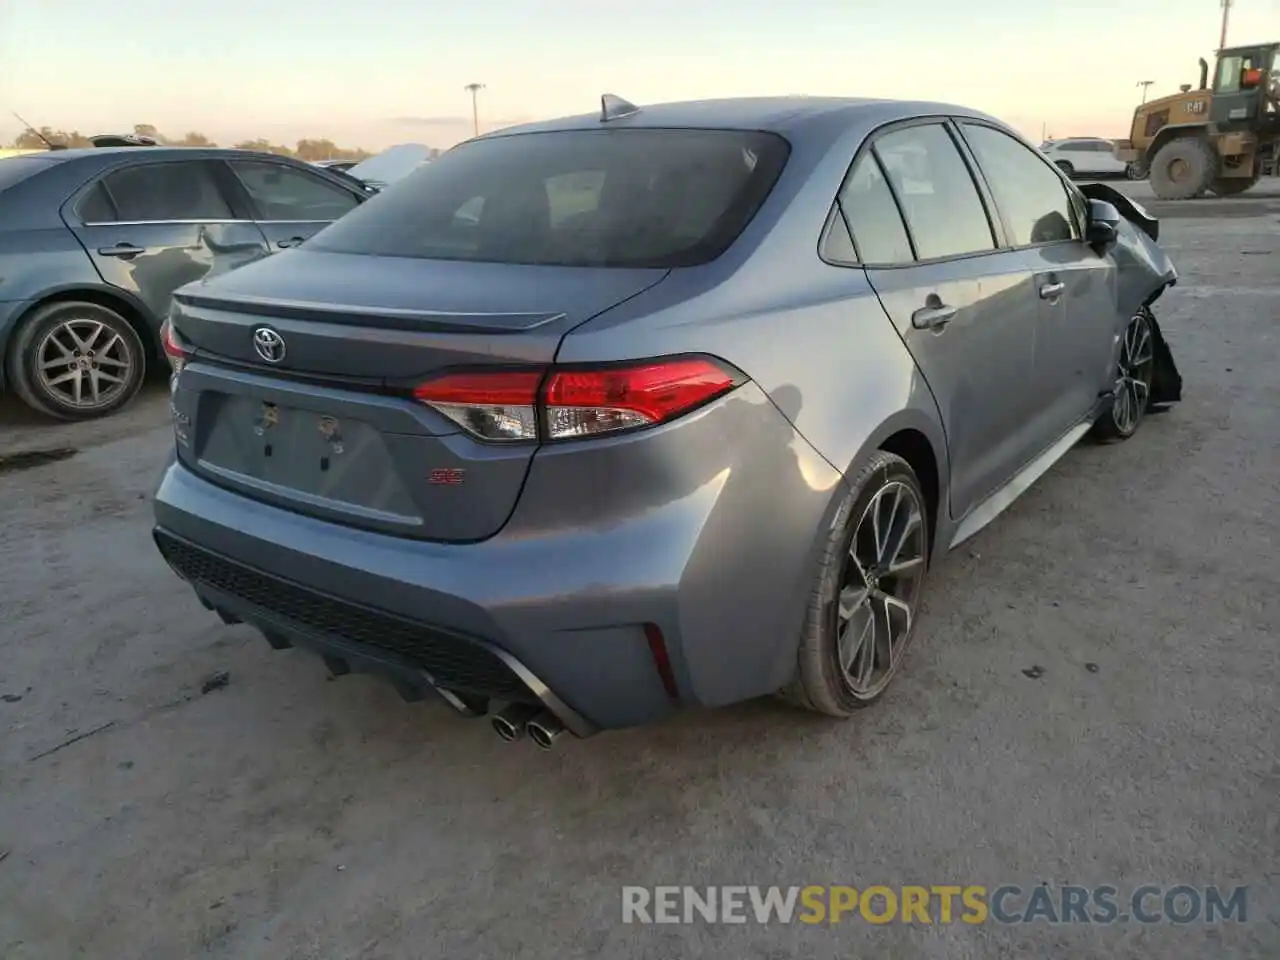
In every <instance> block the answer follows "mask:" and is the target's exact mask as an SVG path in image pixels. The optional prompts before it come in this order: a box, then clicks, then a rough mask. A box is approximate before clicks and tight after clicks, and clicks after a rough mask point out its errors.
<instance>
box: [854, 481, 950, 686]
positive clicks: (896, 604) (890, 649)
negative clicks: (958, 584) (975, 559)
mask: <svg viewBox="0 0 1280 960" xmlns="http://www.w3.org/2000/svg"><path fill="white" fill-rule="evenodd" d="M927 543H928V538H927V536H926V524H925V520H924V510H923V507H922V505H921V502H920V497H919V495H918V494H917V493H916V491H915V490H914V489H913V488H912V487H911V486H909V485H907V484H906V483H903V482H901V481H897V480H894V481H891V482H889V483H886V484H885V485H884V486H883V487H881V488H880V489H879V490H877V491H876V493H875V495H874V496H873V497H872V498H871V501H870V503H868V504H867V507H866V509H865V510H864V511H863V513H862V516H861V517H860V518H859V520H858V525H857V527H856V528H855V530H854V534H853V539H852V541H851V542H850V545H849V556H848V559H847V560H846V563H845V572H844V576H843V578H842V580H841V589H840V595H839V599H838V602H837V604H836V629H837V637H838V638H839V639H838V643H837V650H838V655H839V660H840V669H841V672H842V673H843V675H844V680H845V683H846V685H847V686H848V689H849V691H850V693H852V694H853V695H854V696H855V697H856V698H858V699H870V698H872V697H875V696H876V695H877V694H879V693H880V691H881V690H883V689H884V688H885V686H886V685H887V684H888V683H889V681H890V680H891V679H892V677H893V674H894V673H895V672H896V670H897V668H898V664H899V663H900V661H901V659H902V655H903V653H904V652H905V650H906V646H907V643H908V641H909V640H910V639H911V631H912V627H913V626H914V625H915V616H916V607H917V605H918V603H919V598H920V587H921V584H922V583H923V581H924V574H925V552H926V549H927Z"/></svg>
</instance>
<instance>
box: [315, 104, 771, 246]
mask: <svg viewBox="0 0 1280 960" xmlns="http://www.w3.org/2000/svg"><path fill="white" fill-rule="evenodd" d="M788 153H789V146H788V144H787V142H786V141H785V140H783V139H782V138H781V137H778V136H776V135H773V134H768V133H760V132H755V131H738V130H658V129H649V130H581V131H579V130H568V131H554V132H547V133H529V134H517V135H513V136H507V137H494V138H491V139H481V140H475V141H472V142H470V143H467V144H463V145H462V146H460V147H455V148H454V149H453V150H450V151H448V152H447V153H445V154H443V155H442V156H441V157H439V158H438V159H437V160H435V161H433V162H431V163H429V164H426V165H425V166H423V167H421V168H419V169H418V170H416V171H415V172H414V173H413V174H411V175H410V176H408V177H406V178H405V179H404V180H402V181H400V182H398V183H396V184H394V185H392V186H391V187H390V188H389V189H387V190H386V191H384V192H383V193H381V194H379V195H378V196H376V197H374V198H373V199H372V200H370V201H369V202H367V203H365V204H362V205H361V206H360V208H359V209H357V210H353V211H352V212H351V213H350V214H349V215H347V216H346V217H343V218H342V219H341V220H339V221H338V222H337V223H335V224H333V225H332V226H330V227H327V228H326V229H325V230H324V231H322V232H321V233H320V234H317V235H316V237H315V238H314V239H313V240H311V241H310V243H309V245H310V246H311V247H312V248H313V249H323V250H331V251H336V252H341V253H364V254H374V255H378V256H391V257H422V258H430V259H445V260H472V261H484V262H490V263H524V264H548V265H565V266H610V267H657V268H667V267H679V266H692V265H694V264H698V263H705V262H707V261H709V260H713V259H715V258H716V257H717V256H719V255H720V254H721V253H722V252H724V250H725V249H727V248H728V246H729V245H730V244H731V243H733V241H734V240H735V239H736V238H737V237H738V235H739V234H740V233H741V232H742V230H743V229H745V227H746V225H747V224H748V223H749V222H750V221H751V219H752V217H754V216H755V213H756V211H757V210H758V209H759V207H760V205H761V204H762V203H763V202H764V200H765V198H766V197H767V196H768V194H769V191H770V190H771V189H772V188H773V185H774V183H775V182H776V181H777V179H778V176H779V174H780V173H781V172H782V168H783V166H784V165H785V164H786V160H787V156H788Z"/></svg>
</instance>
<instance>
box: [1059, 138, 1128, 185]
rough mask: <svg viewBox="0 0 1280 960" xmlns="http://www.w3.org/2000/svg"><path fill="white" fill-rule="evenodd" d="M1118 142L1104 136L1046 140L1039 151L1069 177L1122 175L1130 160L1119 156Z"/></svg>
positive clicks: (1124, 173)
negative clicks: (1117, 156)
mask: <svg viewBox="0 0 1280 960" xmlns="http://www.w3.org/2000/svg"><path fill="white" fill-rule="evenodd" d="M1114 150H1115V144H1114V143H1113V142H1112V141H1110V140H1105V139H1103V138H1101V137H1072V138H1070V139H1067V140H1046V141H1045V142H1044V143H1042V144H1040V152H1041V153H1043V154H1044V155H1045V156H1046V157H1048V158H1049V159H1050V160H1052V161H1053V163H1054V165H1055V166H1056V167H1057V168H1058V169H1059V170H1061V171H1062V172H1063V173H1065V174H1066V175H1067V176H1068V177H1123V176H1125V175H1126V172H1127V169H1128V164H1126V163H1125V162H1124V161H1123V160H1117V159H1116V156H1115V152H1114Z"/></svg>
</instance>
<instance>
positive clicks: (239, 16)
mask: <svg viewBox="0 0 1280 960" xmlns="http://www.w3.org/2000/svg"><path fill="white" fill-rule="evenodd" d="M1219 2H1220V0H1111V2H1099V0H1078V2H1074V3H1067V2H1062V0H1054V2H1052V3H1050V2H1047V0H1042V2H1034V0H990V2H989V3H987V4H985V5H982V6H981V7H979V6H978V5H975V4H971V3H957V2H954V0H920V2H915V3H910V2H901V0H898V2H886V0H865V2H861V3H859V2H857V0H843V2H833V0H790V2H787V3H769V4H766V3H762V2H759V0H756V2H752V0H743V2H738V3H728V2H726V0H703V2H689V0H683V2H677V0H642V2H634V3H627V2H612V3H606V2H601V0H594V2H586V0H541V2H536V3H535V2H532V0H487V2H484V3H480V4H468V3H444V2H443V0H434V2H432V0H426V2H423V0H418V2H413V3H411V2H408V0H376V2H370V3H365V4H360V3H352V2H350V0H348V2H345V3H328V2H322V0H273V2H270V3H264V2H261V0H253V2H250V0H218V2H216V3H201V4H193V5H187V4H182V3H175V2H173V0H129V2H128V3H124V4H120V5H110V4H107V5H104V4H103V3H102V2H101V0H0V140H3V141H5V142H7V141H9V140H10V139H11V138H12V137H14V136H15V135H16V134H17V133H18V132H19V131H20V126H19V124H18V122H17V121H16V120H14V119H13V118H12V117H11V116H10V114H9V112H10V111H14V110H16V111H17V112H18V113H21V114H22V115H23V116H24V117H26V119H27V120H29V121H30V122H31V123H33V124H36V125H48V126H51V127H55V128H62V129H78V130H80V131H81V132H83V133H98V132H106V131H115V130H119V129H127V128H129V127H131V126H132V125H133V124H134V123H152V124H155V125H156V126H157V127H158V128H160V129H161V130H162V131H164V132H166V133H170V134H173V135H180V134H182V133H184V132H186V131H187V130H200V131H202V132H203V133H206V134H207V135H209V136H211V137H212V138H214V139H215V140H217V141H219V142H222V143H228V142H231V141H233V140H237V139H247V138H249V137H255V136H265V137H269V138H271V139H273V140H275V141H277V142H288V143H292V142H293V141H294V140H296V139H298V138H299V137H302V136H327V137H329V138H331V139H333V140H335V141H337V142H339V143H340V144H342V145H344V146H357V145H359V146H364V147H367V148H381V147H384V146H387V145H389V144H392V143H398V142H404V141H410V140H412V141H420V142H424V143H428V144H430V145H432V146H438V147H447V146H450V145H451V144H453V143H455V142H457V141H458V140H459V139H462V138H464V137H466V136H468V135H470V131H471V113H470V110H471V105H470V98H469V95H468V94H467V93H466V92H465V91H464V90H463V86H464V85H465V84H467V83H469V82H472V81H477V82H481V83H485V84H486V85H487V88H486V89H485V90H483V91H481V94H480V113H481V126H482V128H483V129H490V128H492V127H494V126H500V125H505V124H508V123H512V122H518V121H521V120H527V119H533V118H541V117H551V116H556V115H559V114H564V113H580V112H583V111H587V110H592V109H594V108H595V106H596V104H597V103H598V101H599V95H600V94H601V93H602V92H605V91H611V92H615V93H618V94H621V95H623V96H625V97H626V98H627V99H629V100H633V101H635V102H637V103H640V104H644V103H646V102H648V103H653V102H659V101H665V100H682V99H696V98H702V97H720V96H735V95H757V94H792V93H806V94H824V95H825V94H829V95H849V96H891V97H900V98H920V99H936V100H946V101H950V102H956V103H963V104H966V105H969V106H974V107H978V108H980V109H984V110H987V111H989V112H991V113H994V114H996V115H998V116H1000V117H1002V118H1004V119H1005V120H1007V121H1009V122H1010V123H1013V124H1014V125H1015V126H1017V127H1019V128H1020V129H1021V130H1022V131H1023V132H1024V133H1026V134H1027V135H1029V136H1031V137H1033V138H1037V139H1038V138H1039V137H1040V134H1041V130H1042V125H1045V124H1047V126H1048V130H1049V132H1050V133H1051V134H1056V135H1058V136H1065V135H1070V134H1098V135H1103V136H1106V135H1111V136H1118V135H1123V134H1124V133H1125V132H1126V130H1127V128H1128V119H1129V117H1130V116H1131V114H1132V110H1133V107H1134V106H1135V105H1136V103H1137V102H1138V99H1140V91H1138V90H1137V89H1136V87H1135V84H1136V83H1137V82H1138V81H1139V80H1154V81H1155V85H1154V86H1153V87H1152V90H1151V93H1152V96H1157V95H1160V94H1163V93H1172V92H1175V91H1176V90H1177V87H1178V84H1180V83H1192V82H1195V80H1196V79H1197V76H1196V75H1197V68H1196V58H1197V57H1200V56H1204V57H1206V58H1210V59H1211V58H1212V55H1213V49H1214V47H1215V46H1216V45H1217V40H1218V29H1219V23H1220V18H1221V9H1220V6H1219ZM978 9H981V10H982V11H983V12H982V13H978V12H976V11H977V10H978ZM1268 40H1280V0H1235V5H1234V6H1233V9H1232V19H1231V32H1230V36H1229V42H1232V43H1242V42H1253V41H1268Z"/></svg>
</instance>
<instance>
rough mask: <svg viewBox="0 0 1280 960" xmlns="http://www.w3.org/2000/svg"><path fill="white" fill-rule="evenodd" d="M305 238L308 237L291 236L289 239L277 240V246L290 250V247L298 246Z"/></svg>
mask: <svg viewBox="0 0 1280 960" xmlns="http://www.w3.org/2000/svg"><path fill="white" fill-rule="evenodd" d="M305 239H307V238H306V237H290V238H289V239H288V240H277V241H276V246H277V247H279V248H280V249H281V250H288V249H289V248H290V247H296V246H297V245H298V244H300V243H301V242H302V241H303V240H305Z"/></svg>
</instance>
